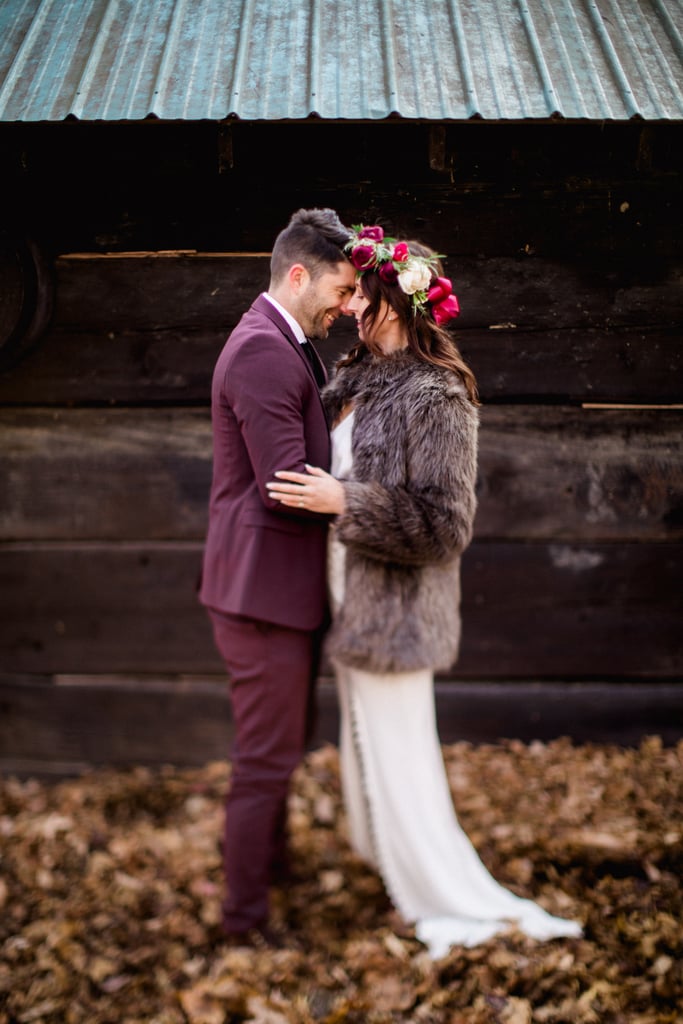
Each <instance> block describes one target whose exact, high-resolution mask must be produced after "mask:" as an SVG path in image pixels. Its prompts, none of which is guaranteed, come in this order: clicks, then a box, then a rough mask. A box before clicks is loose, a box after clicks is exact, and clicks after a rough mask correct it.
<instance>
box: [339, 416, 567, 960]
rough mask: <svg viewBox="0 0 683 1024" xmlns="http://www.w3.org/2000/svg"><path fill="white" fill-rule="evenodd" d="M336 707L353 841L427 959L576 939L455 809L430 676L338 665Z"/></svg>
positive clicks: (347, 456)
mask: <svg viewBox="0 0 683 1024" xmlns="http://www.w3.org/2000/svg"><path fill="white" fill-rule="evenodd" d="M352 428H353V413H351V414H350V415H349V416H347V417H346V418H345V419H344V420H342V421H341V423H340V424H339V425H338V426H337V427H336V428H335V429H334V430H333V432H332V452H333V455H332V473H333V475H334V476H337V477H348V476H349V475H350V470H351V466H352V459H351V431H352ZM344 559H345V547H344V545H343V544H342V543H341V542H340V541H338V540H337V539H336V537H335V533H334V528H333V527H332V529H331V532H330V543H329V565H328V570H329V587H330V598H331V603H332V611H333V614H334V612H335V610H336V609H338V608H339V606H340V604H341V602H342V600H343V593H344ZM334 668H335V673H336V676H337V688H338V692H339V701H340V707H341V734H340V743H339V748H340V770H341V782H342V792H343V795H344V803H345V806H346V812H347V818H348V827H349V838H350V840H351V844H352V846H353V847H354V849H355V850H356V852H357V853H358V854H359V855H360V856H361V857H362V858H363V859H364V860H365V861H367V862H368V863H369V864H371V865H372V866H374V867H375V868H376V869H377V870H378V871H379V873H380V874H381V876H382V879H383V881H384V884H385V886H386V889H387V892H388V894H389V896H390V898H391V900H392V902H393V903H394V906H395V907H396V908H397V910H398V911H399V913H400V914H401V915H402V917H403V918H404V919H405V920H406V921H408V922H411V923H414V924H415V932H416V935H417V937H418V938H419V939H420V940H421V941H422V942H423V943H424V944H425V945H426V946H427V947H428V949H429V952H430V955H431V956H433V957H435V958H436V957H441V956H444V955H445V953H446V952H447V951H448V949H449V947H450V946H453V945H463V946H474V945H477V944H478V943H480V942H484V941H485V940H486V939H488V938H490V937H491V936H492V935H495V934H496V933H497V932H500V931H502V930H504V929H507V928H510V927H511V926H514V927H517V928H518V929H520V930H521V931H523V932H525V933H526V934H527V935H529V936H531V937H532V938H535V939H542V940H543V939H552V938H556V937H560V936H579V935H581V927H580V925H579V924H577V923H576V922H575V921H567V920H564V919H562V918H558V917H553V916H552V915H550V914H548V913H547V912H546V911H545V910H543V909H542V908H541V907H540V906H538V905H537V904H536V903H533V902H532V901H531V900H526V899H521V898H520V897H518V896H515V895H514V894H513V893H511V892H509V891H508V890H507V889H505V888H503V886H501V885H499V884H498V882H496V881H495V880H494V879H493V878H492V876H491V875H490V874H489V872H488V871H487V869H486V868H485V866H484V864H483V863H482V861H481V860H480V859H479V856H478V854H477V852H476V850H475V849H474V847H473V846H472V844H471V842H470V840H469V839H468V837H467V835H466V834H465V833H464V832H463V830H462V828H461V827H460V824H459V823H458V819H457V817H456V814H455V810H454V808H453V802H452V798H451V793H450V789H449V786H448V780H447V777H446V771H445V767H444V762H443V756H442V753H441V746H440V742H439V738H438V733H437V728H436V714H435V706H434V681H433V675H432V672H431V670H430V669H424V670H421V671H417V672H402V673H391V674H386V675H378V674H374V673H370V672H364V671H360V670H358V669H353V668H349V667H347V666H345V665H340V664H339V663H335V665H334Z"/></svg>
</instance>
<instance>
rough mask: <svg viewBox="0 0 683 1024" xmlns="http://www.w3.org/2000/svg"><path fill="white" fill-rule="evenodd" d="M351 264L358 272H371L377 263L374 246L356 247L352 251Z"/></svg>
mask: <svg viewBox="0 0 683 1024" xmlns="http://www.w3.org/2000/svg"><path fill="white" fill-rule="evenodd" d="M351 262H352V263H353V265H354V267H355V268H356V270H370V268H371V267H374V265H375V264H376V262H377V254H376V253H375V247H374V245H356V246H354V248H353V249H352V250H351Z"/></svg>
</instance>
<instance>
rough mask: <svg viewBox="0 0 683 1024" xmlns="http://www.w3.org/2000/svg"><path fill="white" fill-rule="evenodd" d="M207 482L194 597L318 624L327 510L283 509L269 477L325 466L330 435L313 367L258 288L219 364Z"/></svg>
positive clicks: (280, 619) (266, 616) (270, 617)
mask: <svg viewBox="0 0 683 1024" xmlns="http://www.w3.org/2000/svg"><path fill="white" fill-rule="evenodd" d="M211 411H212V413H211V414H212V423H213V443H214V450H213V482H212V486H211V498H210V504H209V524H208V533H207V539H206V546H205V550H204V560H203V570H202V580H201V584H200V590H199V599H200V601H201V602H202V603H203V604H204V605H206V606H208V607H210V608H215V609H218V610H219V611H224V612H229V613H232V614H234V615H245V616H249V617H250V618H254V619H260V620H263V621H265V622H272V623H276V624H277V625H281V626H288V627H291V628H294V629H316V628H317V627H318V626H320V625H321V623H322V622H323V620H324V616H325V612H326V607H327V601H326V584H325V561H326V547H327V527H328V517H326V516H320V515H316V514H315V513H311V512H306V510H301V511H300V512H299V510H297V509H287V510H284V508H283V506H282V505H280V504H279V502H277V501H274V500H273V499H271V498H270V497H269V495H268V492H267V490H266V482H267V481H268V480H272V479H274V473H275V471H276V470H278V469H290V470H296V471H298V472H301V473H303V472H305V467H304V463H306V462H308V463H311V464H312V465H315V466H321V467H322V468H323V469H329V463H330V436H329V430H328V426H327V421H326V418H325V413H324V411H323V406H322V402H321V399H320V393H319V391H318V387H317V384H316V382H315V378H314V375H313V371H312V368H311V366H310V364H309V362H308V360H307V358H306V356H305V355H304V353H303V351H302V349H301V345H300V344H299V342H298V341H297V340H296V338H295V337H294V335H293V333H292V331H291V328H290V327H289V325H288V324H287V322H286V321H285V320H284V318H283V317H282V316H281V315H280V314H279V313H278V311H277V310H276V309H275V308H274V306H272V305H271V303H270V302H268V300H267V299H266V298H264V297H263V296H259V297H258V298H257V299H256V301H255V302H254V303H253V305H252V306H251V308H250V309H249V310H248V311H247V312H246V313H245V314H244V316H243V317H242V319H241V320H240V322H239V324H238V325H237V326H236V327H235V329H234V330H233V332H232V334H231V335H230V337H229V338H228V340H227V342H226V344H225V346H224V348H223V351H222V352H221V355H220V356H219V358H218V362H217V363H216V368H215V370H214V375H213V383H212V392H211Z"/></svg>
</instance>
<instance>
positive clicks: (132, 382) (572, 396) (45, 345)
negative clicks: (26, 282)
mask: <svg viewBox="0 0 683 1024" xmlns="http://www.w3.org/2000/svg"><path fill="white" fill-rule="evenodd" d="M229 329H230V325H226V326H225V327H218V328H211V327H206V328H198V329H196V330H185V329H183V328H177V329H173V328H168V329H166V330H163V331H144V332H136V331H134V330H133V331H111V332H102V333H100V334H92V333H82V334H81V333H67V332H63V331H61V330H52V331H51V332H50V333H49V334H48V335H47V336H46V337H45V338H44V340H43V341H42V342H41V343H40V346H39V347H38V349H37V350H36V351H34V352H33V353H32V354H31V356H30V357H29V358H27V359H26V360H24V361H23V362H21V363H19V364H18V365H15V366H13V367H12V369H11V370H5V371H4V372H3V371H1V370H0V404H4V405H92V404H95V405H127V404H133V405H140V404H144V403H148V404H165V405H168V404H178V405H188V404H207V403H208V402H209V399H210V394H211V375H212V373H213V368H214V364H215V362H216V359H217V358H218V354H219V353H220V351H221V348H222V347H223V345H224V343H225V339H226V337H227V334H228V331H229ZM454 336H455V339H456V341H457V343H458V345H459V347H460V349H461V351H462V353H463V356H464V357H465V358H466V360H467V361H468V362H469V363H470V365H471V366H472V368H473V370H474V371H475V373H476V375H477V380H478V383H479V389H480V393H481V396H482V398H483V400H484V401H485V402H487V401H494V402H506V401H513V402H524V401H527V402H528V401H531V402H533V401H541V402H545V403H547V402H559V403H561V402H574V403H579V402H595V401H602V402H635V403H640V402H645V403H656V404H657V403H659V404H666V403H680V402H681V401H683V385H682V384H681V381H682V380H683V345H682V344H681V330H680V328H678V327H672V328H665V327H651V328H647V329H635V330H631V329H629V330H623V331H617V332H611V331H603V330H596V329H588V328H587V329H585V330H584V329H567V330H542V331H531V332H529V331H521V330H519V329H517V328H500V329H489V328H470V329H463V328H458V330H457V331H456V332H455V334H454ZM355 337H356V332H355V325H353V324H352V323H351V321H350V320H349V321H346V320H342V321H340V322H339V323H338V324H336V325H335V327H334V330H333V332H332V334H331V335H330V337H329V339H328V340H327V341H325V342H323V343H322V344H321V345H320V351H321V354H322V356H323V357H324V359H325V362H326V363H327V365H328V368H329V369H332V367H333V365H334V362H335V360H336V359H337V358H339V356H340V355H341V354H342V353H344V352H346V351H348V349H350V348H351V346H352V345H353V343H354V340H355Z"/></svg>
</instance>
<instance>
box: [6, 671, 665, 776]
mask: <svg viewBox="0 0 683 1024" xmlns="http://www.w3.org/2000/svg"><path fill="white" fill-rule="evenodd" d="M0 706H1V707H2V711H3V714H2V716H0V751H1V753H0V771H2V772H3V773H5V774H7V773H19V774H21V775H24V776H26V775H56V776H63V775H67V774H77V773H81V772H83V771H85V770H87V769H88V768H91V767H93V766H97V765H100V766H101V765H109V766H113V767H118V768H122V767H125V766H130V765H136V764H137V765H157V764H163V763H168V764H174V765H202V764H205V763H207V762H208V761H212V760H225V759H228V758H229V756H230V752H231V744H232V739H233V727H232V718H231V714H230V706H229V698H228V685H227V682H226V680H225V679H224V677H222V676H220V677H218V676H214V677H205V676H199V677H197V676H194V677H193V676H184V677H180V678H179V677H173V676H154V677H151V678H150V677H144V678H140V677H137V678H136V677H125V676H111V675H109V676H77V677H68V678H65V677H56V678H52V677H40V676H24V677H22V676H7V675H3V676H0ZM317 706H318V717H317V727H316V731H315V735H314V737H313V739H312V743H311V745H312V746H318V745H320V744H322V743H334V744H336V742H337V736H338V729H339V716H338V707H337V697H336V692H335V688H334V683H333V681H332V680H331V679H330V678H329V677H324V678H322V679H321V680H320V682H319V687H318V700H317ZM436 707H437V719H438V726H439V734H440V738H441V741H442V743H454V742H457V741H459V740H467V741H469V742H472V743H495V742H497V741H499V740H502V739H519V740H521V741H523V742H531V741H534V740H540V741H549V740H551V739H555V738H557V737H559V736H568V737H570V738H571V739H572V741H573V742H575V743H615V744H619V745H622V746H635V745H637V744H638V743H640V741H641V740H642V739H643V737H645V736H648V735H658V736H660V737H661V738H662V739H663V741H664V742H665V743H667V744H674V743H676V742H678V741H679V740H680V739H681V738H682V737H683V688H682V687H681V684H678V685H677V684H674V683H653V682H648V683H604V682H600V681H595V680H591V681H588V682H584V683H571V682H570V683H567V682H553V681H534V682H526V683H521V682H503V683H493V682H473V681H471V680H462V681H453V680H450V681H447V680H440V681H439V682H438V683H437V685H436Z"/></svg>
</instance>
